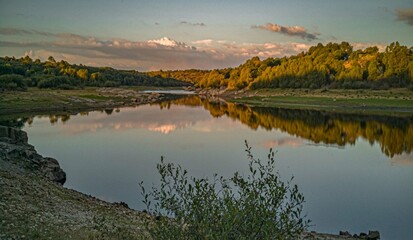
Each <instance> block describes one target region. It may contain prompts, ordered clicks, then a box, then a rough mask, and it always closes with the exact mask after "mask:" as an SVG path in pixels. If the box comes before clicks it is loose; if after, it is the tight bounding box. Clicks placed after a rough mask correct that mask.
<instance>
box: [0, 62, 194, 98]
mask: <svg viewBox="0 0 413 240" xmlns="http://www.w3.org/2000/svg"><path fill="white" fill-rule="evenodd" d="M188 85H190V84H189V83H186V82H183V81H179V80H176V79H172V78H169V77H159V76H149V75H148V74H144V73H141V72H138V71H133V70H131V71H126V70H116V69H113V68H109V67H90V66H83V65H75V64H69V63H68V62H66V61H63V60H62V61H60V62H57V61H56V60H55V59H54V58H53V57H52V56H50V57H49V58H48V60H47V61H45V62H41V61H40V60H39V59H36V60H35V61H33V60H32V59H31V58H30V57H28V56H25V57H22V58H18V59H16V58H14V57H1V58H0V89H6V90H24V89H26V88H27V87H39V88H61V89H72V88H77V87H83V86H96V87H115V86H188Z"/></svg>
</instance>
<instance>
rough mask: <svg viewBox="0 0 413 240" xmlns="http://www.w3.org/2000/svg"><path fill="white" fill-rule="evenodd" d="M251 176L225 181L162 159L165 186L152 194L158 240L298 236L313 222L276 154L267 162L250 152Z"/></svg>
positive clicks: (149, 202) (152, 226)
mask: <svg viewBox="0 0 413 240" xmlns="http://www.w3.org/2000/svg"><path fill="white" fill-rule="evenodd" d="M245 144H246V152H247V156H248V159H249V174H248V175H247V176H245V177H244V176H242V175H241V174H239V173H237V172H236V173H235V174H234V175H233V177H232V178H229V179H226V178H223V177H219V178H218V177H217V175H216V174H215V175H214V178H213V180H209V179H208V178H195V177H188V175H187V171H186V170H183V169H182V168H181V166H179V165H177V166H175V165H174V164H173V163H165V162H164V160H163V158H161V162H160V163H159V164H158V165H157V169H158V172H159V174H160V178H161V179H160V180H161V183H160V186H159V187H158V188H157V187H152V191H151V192H150V193H147V192H146V191H145V188H144V186H143V183H142V182H141V183H140V186H141V190H142V195H143V197H144V200H143V202H144V203H145V204H146V207H147V211H148V212H149V213H150V214H152V215H154V216H156V220H154V221H148V222H147V227H148V230H149V232H150V234H151V235H152V237H153V238H154V239H297V238H298V237H299V235H300V234H301V233H302V232H303V231H304V230H306V229H307V227H308V226H309V223H310V221H309V220H306V219H305V218H306V216H303V213H302V211H303V203H304V197H303V195H302V194H301V193H300V192H299V191H298V188H297V185H294V186H292V185H291V180H292V178H291V180H290V181H287V182H284V181H282V180H281V179H280V176H279V173H278V171H276V170H275V160H274V152H273V151H272V149H271V150H270V152H269V154H268V160H267V161H266V162H263V161H261V160H259V159H256V158H254V157H253V155H252V154H251V148H250V147H249V146H248V144H247V142H245Z"/></svg>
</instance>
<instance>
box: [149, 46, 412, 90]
mask: <svg viewBox="0 0 413 240" xmlns="http://www.w3.org/2000/svg"><path fill="white" fill-rule="evenodd" d="M149 75H151V76H160V77H166V78H174V79H179V80H183V81H188V82H190V83H193V84H195V85H196V86H198V87H202V88H221V87H225V88H227V89H243V88H246V87H248V88H250V89H258V88H309V89H318V88H343V89H383V90H384V89H389V88H397V87H407V88H411V89H413V47H407V46H402V45H400V44H399V43H398V42H394V43H391V44H390V45H389V46H387V47H386V48H385V50H384V51H383V52H380V51H379V49H378V47H368V48H366V49H364V50H354V49H353V46H351V45H350V44H349V43H347V42H342V43H328V44H326V45H323V44H321V43H319V44H318V45H317V46H313V47H311V48H310V49H309V50H308V51H307V52H302V53H299V54H297V55H295V56H290V57H283V58H267V59H265V60H260V59H259V58H258V57H253V58H251V59H249V60H247V61H246V62H245V63H244V64H242V65H240V66H238V67H235V68H225V69H215V70H211V71H202V70H194V69H191V70H183V71H156V72H151V73H149Z"/></svg>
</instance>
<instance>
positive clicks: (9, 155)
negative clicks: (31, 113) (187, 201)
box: [0, 126, 379, 240]
mask: <svg viewBox="0 0 413 240" xmlns="http://www.w3.org/2000/svg"><path fill="white" fill-rule="evenodd" d="M65 177H66V176H65V174H64V172H63V170H62V169H61V168H60V167H59V164H58V162H57V160H55V159H52V158H47V157H43V156H40V155H39V154H38V153H37V152H36V151H35V149H34V147H33V146H31V145H29V144H28V138H27V134H26V133H25V132H23V131H21V130H17V129H14V128H9V127H3V126H0V239H148V238H149V235H148V233H147V231H146V230H145V222H146V221H147V220H149V221H151V219H153V218H152V217H151V216H149V215H147V214H146V213H143V212H139V211H136V210H132V209H129V208H128V206H127V205H126V204H125V203H109V202H105V201H102V200H99V199H97V198H95V197H93V196H89V195H86V194H83V193H80V192H77V191H75V190H72V189H67V188H65V187H63V185H62V184H63V183H64V180H65ZM374 236H376V237H375V238H373V237H374ZM377 236H379V233H378V232H370V233H369V234H362V235H357V236H354V235H353V236H352V235H351V234H349V233H347V232H342V233H341V235H332V234H319V233H315V232H309V233H305V234H304V235H303V239H320V240H327V239H330V240H338V239H377Z"/></svg>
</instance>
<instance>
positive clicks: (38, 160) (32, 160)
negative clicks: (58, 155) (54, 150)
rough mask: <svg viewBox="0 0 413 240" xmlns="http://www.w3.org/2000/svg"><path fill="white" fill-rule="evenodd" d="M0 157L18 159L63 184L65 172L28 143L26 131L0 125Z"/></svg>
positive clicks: (56, 163)
mask: <svg viewBox="0 0 413 240" xmlns="http://www.w3.org/2000/svg"><path fill="white" fill-rule="evenodd" d="M0 157H1V159H3V160H5V161H8V162H16V161H19V162H21V163H22V165H23V166H25V167H26V168H28V169H30V170H32V171H35V172H38V173H39V174H41V175H43V176H45V177H46V178H48V179H50V180H51V181H53V182H56V183H59V184H62V185H63V184H64V183H65V181H66V173H65V172H64V171H63V169H61V168H60V165H59V162H58V161H57V160H56V159H54V158H49V157H43V156H41V155H40V154H38V153H37V152H36V150H35V149H34V147H33V146H32V145H30V144H29V143H28V138H27V133H26V132H24V131H22V130H19V129H16V128H10V127H5V126H0Z"/></svg>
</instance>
